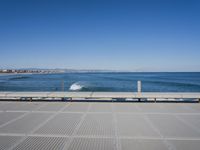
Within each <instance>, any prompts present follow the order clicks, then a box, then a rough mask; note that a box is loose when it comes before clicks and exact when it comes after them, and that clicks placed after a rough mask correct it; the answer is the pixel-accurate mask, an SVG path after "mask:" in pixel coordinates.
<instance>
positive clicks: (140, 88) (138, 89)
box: [137, 81, 142, 93]
mask: <svg viewBox="0 0 200 150" xmlns="http://www.w3.org/2000/svg"><path fill="white" fill-rule="evenodd" d="M137 91H138V93H141V92H142V82H141V81H138V82H137Z"/></svg>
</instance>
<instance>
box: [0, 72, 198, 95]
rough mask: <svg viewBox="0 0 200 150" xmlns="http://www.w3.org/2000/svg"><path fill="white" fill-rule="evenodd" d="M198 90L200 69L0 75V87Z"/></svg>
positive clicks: (81, 89)
mask: <svg viewBox="0 0 200 150" xmlns="http://www.w3.org/2000/svg"><path fill="white" fill-rule="evenodd" d="M138 80H140V81H142V91H144V92H200V72H177V73H175V72H153V73H150V72H146V73H139V72H135V73H132V72H131V73H130V72H114V73H103V72H101V73H62V74H16V75H0V91H63V90H64V91H112V92H120V91H121V92H135V91H137V81H138Z"/></svg>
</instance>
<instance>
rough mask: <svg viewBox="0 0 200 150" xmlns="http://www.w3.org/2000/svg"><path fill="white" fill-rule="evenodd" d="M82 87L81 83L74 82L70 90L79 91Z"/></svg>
mask: <svg viewBox="0 0 200 150" xmlns="http://www.w3.org/2000/svg"><path fill="white" fill-rule="evenodd" d="M82 88H83V86H82V85H80V84H79V83H73V84H72V85H71V86H70V88H69V90H71V91H78V90H81V89H82Z"/></svg>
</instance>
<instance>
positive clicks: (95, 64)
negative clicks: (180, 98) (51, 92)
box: [0, 0, 200, 71]
mask: <svg viewBox="0 0 200 150" xmlns="http://www.w3.org/2000/svg"><path fill="white" fill-rule="evenodd" d="M199 56H200V1H198V0H187V1H184V0H180V1H179V0H121V1H118V0H81V1H78V0H65V1H64V0H63V1H62V0H48V1H47V0H0V68H29V67H31V68H32V67H33V68H35V67H38V68H73V69H113V70H131V71H200V58H199Z"/></svg>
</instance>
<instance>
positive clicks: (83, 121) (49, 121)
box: [0, 101, 200, 150]
mask: <svg viewBox="0 0 200 150" xmlns="http://www.w3.org/2000/svg"><path fill="white" fill-rule="evenodd" d="M199 147H200V105H199V103H112V102H35V101H34V102H22V101H18V102H14V101H9V102H8V101H0V150H25V149H29V150H55V149H56V150H133V149H134V150H199Z"/></svg>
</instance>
